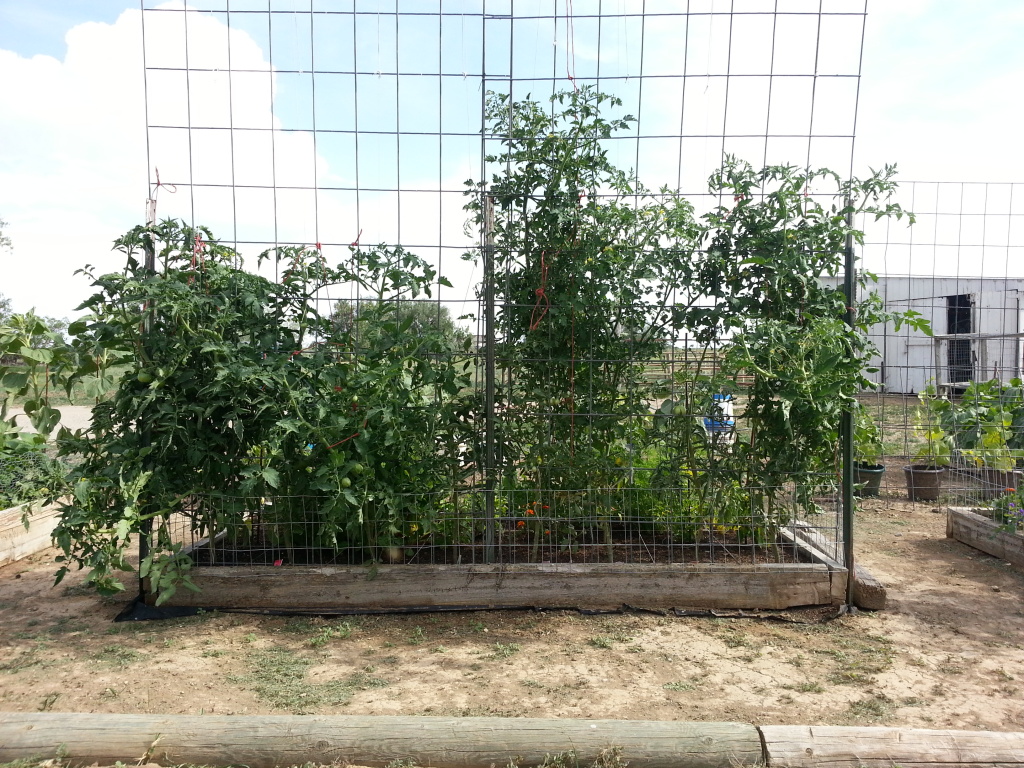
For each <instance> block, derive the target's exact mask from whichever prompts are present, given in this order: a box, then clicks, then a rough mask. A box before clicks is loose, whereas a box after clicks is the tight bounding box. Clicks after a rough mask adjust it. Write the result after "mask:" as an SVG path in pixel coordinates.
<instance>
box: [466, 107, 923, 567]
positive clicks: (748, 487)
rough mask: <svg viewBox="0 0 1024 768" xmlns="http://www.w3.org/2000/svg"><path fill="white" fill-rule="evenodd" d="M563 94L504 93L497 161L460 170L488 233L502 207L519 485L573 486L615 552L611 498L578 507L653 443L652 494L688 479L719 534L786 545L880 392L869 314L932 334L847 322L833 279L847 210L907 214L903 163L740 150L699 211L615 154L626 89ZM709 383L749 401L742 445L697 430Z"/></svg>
mask: <svg viewBox="0 0 1024 768" xmlns="http://www.w3.org/2000/svg"><path fill="white" fill-rule="evenodd" d="M551 102H552V103H551V106H550V107H544V106H543V105H541V104H540V103H538V102H535V101H532V100H530V99H529V98H527V99H525V100H522V101H513V100H512V99H511V98H510V97H508V96H506V95H502V94H492V95H491V96H490V97H489V99H488V102H487V117H488V120H489V132H490V133H491V134H492V135H494V136H496V137H500V140H501V142H502V149H501V151H500V152H495V153H493V154H491V155H490V156H488V157H487V161H488V162H489V163H491V164H493V167H495V168H496V169H497V170H496V171H495V172H494V173H493V175H492V177H491V178H490V179H489V180H488V183H486V184H483V183H473V182H472V181H470V182H467V183H468V184H469V186H470V189H469V191H468V194H471V195H473V196H474V197H473V198H472V201H471V202H470V203H469V205H468V206H467V208H468V209H469V210H470V211H471V212H473V214H474V215H475V221H476V222H477V224H478V225H480V226H483V225H484V223H485V219H486V216H485V210H484V204H483V196H484V195H487V196H490V197H491V198H492V199H493V201H494V217H493V230H492V235H493V239H494V243H495V247H494V269H495V285H494V290H495V300H496V305H497V327H496V332H497V340H498V343H497V354H496V357H497V360H498V363H499V366H500V367H501V371H502V373H503V375H504V382H505V384H504V386H503V387H502V388H501V389H500V391H499V403H500V407H501V409H502V413H503V414H504V416H503V418H502V419H501V422H502V424H501V426H502V430H503V431H502V433H501V435H500V439H501V442H502V455H503V464H502V471H503V472H504V473H505V479H504V481H503V482H504V487H507V488H512V487H531V486H532V487H535V488H536V489H537V493H538V494H540V495H543V494H548V495H552V494H554V495H555V496H558V495H559V494H561V495H562V497H563V499H564V501H566V502H570V501H571V500H572V499H574V498H575V499H576V500H577V503H576V505H575V508H576V509H578V510H579V512H580V514H582V515H584V516H589V517H590V518H591V519H592V520H594V521H596V522H597V524H598V525H599V526H600V527H601V529H602V531H603V534H602V535H603V539H604V541H605V542H606V543H610V540H611V528H610V525H609V521H610V520H611V519H613V518H614V517H616V515H613V514H612V513H611V507H612V506H613V505H612V504H610V503H605V502H600V503H596V504H595V503H592V502H590V501H580V500H583V499H591V498H592V497H593V493H592V491H593V490H594V489H606V490H609V491H612V492H616V493H618V492H621V490H622V489H624V488H626V487H628V486H631V485H632V486H637V484H638V483H637V474H636V473H635V472H634V471H632V470H630V471H628V472H627V471H625V470H624V469H623V461H624V459H625V458H627V456H628V455H629V454H640V455H648V456H649V455H655V454H656V455H657V457H658V458H657V461H655V462H654V465H653V466H651V467H648V469H649V470H650V471H649V472H647V473H646V475H645V476H644V477H643V480H642V481H641V482H640V483H639V485H641V486H644V487H646V488H648V489H654V488H659V487H660V488H662V489H672V488H675V489H678V490H681V491H683V492H684V495H685V497H686V499H688V500H686V501H680V502H678V505H679V506H680V507H684V508H686V509H687V510H689V511H688V512H687V514H690V513H691V512H693V511H694V510H696V514H698V515H702V516H703V518H704V521H705V525H706V526H710V527H725V528H728V529H729V530H733V531H738V532H739V533H740V535H741V536H742V537H746V538H748V539H750V540H755V541H767V540H771V539H772V538H773V537H774V535H775V531H776V530H777V528H778V527H779V525H780V524H782V523H784V522H785V521H786V520H787V519H788V518H789V516H790V515H791V514H792V513H794V512H797V511H802V512H805V513H814V512H815V511H817V510H818V507H817V505H816V503H815V501H814V496H815V494H816V493H818V492H820V491H821V490H822V489H826V490H827V489H834V488H835V485H836V480H837V475H838V467H839V443H838V429H839V423H840V417H841V415H842V413H843V412H844V410H845V409H847V408H850V407H852V404H853V403H854V400H853V397H854V394H855V393H856V392H857V391H859V390H860V389H861V388H862V387H864V386H867V385H868V384H869V383H868V382H867V380H866V378H865V376H864V367H865V364H866V361H867V360H868V359H869V358H870V356H871V354H872V352H873V349H872V348H871V346H870V344H869V342H868V340H867V336H866V330H867V327H868V326H869V325H871V324H874V323H876V322H880V321H883V320H892V321H894V322H896V323H897V324H899V323H900V322H911V323H914V324H915V325H917V326H918V327H922V328H924V327H926V326H925V324H924V323H922V322H921V319H920V317H919V316H916V315H914V313H903V314H901V315H895V314H886V313H883V312H882V311H881V308H880V305H879V302H878V300H877V298H875V297H872V296H870V295H868V296H866V297H865V299H864V301H863V302H861V304H860V306H859V307H858V308H857V309H858V310H859V311H858V314H857V319H856V327H855V328H851V327H850V326H849V325H848V324H847V322H846V314H847V302H846V300H845V297H844V294H843V292H842V290H841V289H837V288H836V287H835V282H833V283H831V284H830V283H829V281H828V278H830V277H832V278H834V277H836V276H837V275H840V274H841V273H842V269H843V265H844V259H845V254H846V249H847V242H848V239H850V238H852V239H853V240H854V241H855V242H860V241H861V240H862V234H861V232H860V231H859V230H857V229H856V228H855V226H854V225H853V224H852V223H851V217H854V218H855V217H857V216H862V215H874V216H876V217H881V216H895V217H897V218H900V217H902V216H903V215H904V211H902V209H901V208H900V207H899V206H898V205H895V204H893V203H892V202H891V201H890V197H891V195H892V192H893V190H894V189H895V184H894V183H893V181H892V176H893V173H894V169H893V168H890V167H886V168H884V169H883V170H882V171H880V172H877V173H874V174H872V175H871V176H870V177H869V178H867V179H863V180H858V179H853V180H849V181H844V180H842V179H840V178H839V177H838V176H837V175H836V174H835V173H833V172H831V171H828V170H824V169H823V170H802V169H799V168H796V167H791V166H771V167H767V168H764V169H760V170H756V169H754V168H753V167H752V166H750V165H749V164H747V163H744V162H742V161H739V160H736V159H733V158H729V159H728V160H727V162H726V163H725V165H724V166H723V168H722V169H721V170H720V171H718V172H716V173H715V174H714V175H713V176H712V177H711V179H710V180H709V186H710V191H711V192H712V194H713V195H715V196H716V197H717V198H718V199H719V200H721V201H722V203H721V204H720V205H718V206H717V207H714V208H713V209H712V210H711V211H710V212H708V213H707V214H705V215H703V216H700V217H697V216H695V214H694V209H693V207H692V206H691V205H690V203H689V202H687V201H686V200H685V199H683V198H682V197H681V196H680V195H679V193H678V192H677V191H673V190H670V189H668V188H662V189H660V190H658V191H656V192H655V191H651V190H649V189H647V188H645V187H644V186H643V185H642V184H641V183H640V182H639V181H638V179H637V177H636V175H635V173H632V172H626V171H623V170H621V169H618V168H615V167H614V166H613V165H612V164H611V162H610V161H609V159H608V151H607V150H608V141H609V140H611V139H612V138H613V137H614V135H615V134H616V133H618V132H621V131H624V130H627V129H629V128H630V126H631V124H632V123H633V122H634V121H633V118H632V117H630V116H628V115H627V116H623V117H619V118H609V117H605V116H604V115H603V112H605V111H607V110H608V109H614V108H615V107H618V106H620V102H619V101H618V100H617V99H615V98H614V97H611V96H607V95H605V94H601V93H599V92H597V91H596V90H595V89H593V88H592V87H583V88H580V89H579V90H576V91H573V92H566V93H558V94H555V95H554V96H553V97H552V99H551ZM812 187H813V188H815V192H816V193H815V194H814V195H811V194H810V193H809V190H810V189H811V188H812ZM823 190H828V191H827V192H823ZM864 279H865V280H867V279H869V276H865V278H864ZM684 340H685V341H684ZM677 353H678V354H679V356H680V357H682V358H683V360H684V362H682V363H681V364H679V365H678V366H677V368H676V370H674V371H673V372H672V373H671V375H670V376H668V377H667V378H662V379H661V380H657V379H655V380H652V377H651V376H650V373H649V372H650V370H651V369H657V368H664V367H665V365H666V363H665V360H666V358H673V359H674V358H675V356H676V354H677ZM706 363H707V365H706ZM708 369H710V370H711V372H710V373H708V372H707V371H708ZM741 381H742V382H743V383H742V385H741V384H740V382H741ZM716 393H717V394H720V395H730V396H734V395H739V394H742V402H743V407H742V410H741V412H740V413H738V414H737V417H738V420H739V421H740V422H741V423H742V424H743V430H742V432H741V434H740V435H739V438H740V439H739V440H738V441H737V442H736V444H735V445H734V446H732V447H730V448H729V449H728V450H722V448H723V446H718V445H715V435H714V434H712V433H710V432H708V431H707V430H705V429H704V428H703V427H702V426H701V424H700V422H701V420H702V417H703V416H705V415H708V414H709V413H711V412H712V410H711V409H713V402H714V401H713V397H714V395H715V394H716ZM666 395H667V396H668V399H664V398H665V397H666ZM659 400H660V401H661V403H660V405H659V404H658V401H659ZM651 403H654V404H655V411H654V413H653V414H652V412H651ZM652 451H653V454H652ZM630 462H631V463H633V462H632V459H630ZM794 489H795V490H794ZM584 491H585V493H583V492H584ZM605 495H608V494H607V493H606V494H605ZM612 495H614V494H612ZM619 497H620V498H624V497H623V496H622V494H621V493H619ZM631 498H633V499H637V498H638V497H637V496H636V495H635V494H634V495H633V496H631ZM689 500H692V501H693V503H691V502H690V501H689ZM624 506H625V505H624V504H622V503H619V504H618V507H619V508H620V509H621V508H623V507H624ZM563 507H564V508H565V507H568V508H573V505H572V504H571V503H564V504H563ZM638 508H639V507H638ZM619 516H620V517H621V514H620V515H619ZM720 522H721V523H723V525H720V524H719V523H720ZM609 552H611V550H609Z"/></svg>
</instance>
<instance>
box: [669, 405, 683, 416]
mask: <svg viewBox="0 0 1024 768" xmlns="http://www.w3.org/2000/svg"><path fill="white" fill-rule="evenodd" d="M672 415H673V416H685V415H686V406H685V405H677V406H676V407H675V408H673V409H672Z"/></svg>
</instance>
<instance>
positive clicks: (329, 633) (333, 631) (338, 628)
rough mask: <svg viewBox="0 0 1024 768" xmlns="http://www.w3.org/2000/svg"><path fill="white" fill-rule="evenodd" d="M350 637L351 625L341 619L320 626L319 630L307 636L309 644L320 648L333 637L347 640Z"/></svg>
mask: <svg viewBox="0 0 1024 768" xmlns="http://www.w3.org/2000/svg"><path fill="white" fill-rule="evenodd" d="M350 637H352V625H351V624H349V623H348V622H347V621H342V622H339V623H338V624H332V625H329V626H326V627H320V631H319V632H317V633H316V634H315V635H313V636H312V637H311V638H309V644H310V645H311V646H313V647H314V648H321V647H323V646H325V645H327V643H328V642H330V641H331V640H333V639H334V638H337V639H339V640H347V639H348V638H350Z"/></svg>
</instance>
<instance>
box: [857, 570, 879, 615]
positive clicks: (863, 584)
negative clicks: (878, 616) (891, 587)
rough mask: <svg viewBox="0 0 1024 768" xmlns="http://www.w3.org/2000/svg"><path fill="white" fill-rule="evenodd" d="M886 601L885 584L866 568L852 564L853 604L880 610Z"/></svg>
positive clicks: (867, 608) (869, 609)
mask: <svg viewBox="0 0 1024 768" xmlns="http://www.w3.org/2000/svg"><path fill="white" fill-rule="evenodd" d="M887 602H888V594H887V593H886V591H885V585H884V584H882V582H880V581H879V580H878V579H876V578H875V577H874V576H872V575H871V573H870V572H869V571H868V569H867V568H864V567H863V566H860V565H854V567H853V604H854V605H856V606H857V607H858V608H863V609H865V610H868V611H882V610H885V606H886V603H887Z"/></svg>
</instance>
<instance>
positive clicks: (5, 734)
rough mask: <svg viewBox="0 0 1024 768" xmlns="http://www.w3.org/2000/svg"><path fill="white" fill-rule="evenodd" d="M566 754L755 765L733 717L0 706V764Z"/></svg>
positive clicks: (755, 739) (482, 766) (457, 767)
mask: <svg viewBox="0 0 1024 768" xmlns="http://www.w3.org/2000/svg"><path fill="white" fill-rule="evenodd" d="M570 751H572V752H574V754H575V758H576V759H577V760H578V762H579V765H581V766H590V765H593V764H594V763H595V762H597V761H598V760H599V759H601V758H604V760H605V762H606V764H607V762H608V758H610V757H611V756H612V755H615V756H617V758H618V759H619V760H620V761H622V762H623V763H628V764H629V765H630V766H631V768H738V767H739V766H747V765H760V764H761V763H762V755H763V752H762V749H761V740H760V737H759V735H758V733H757V729H756V728H754V726H752V725H747V724H743V723H678V722H662V721H631V722H630V721H621V720H548V719H539V718H507V719H505V718H486V717H459V718H446V717H384V716H379V717H374V716H362V717H360V716H351V717H350V716H328V715H311V716H301V717H296V716H289V715H276V716H275V715H263V716H250V717H229V716H214V715H208V716H198V717H197V716H185V715H165V716H160V715H93V714H62V713H52V712H47V713H4V714H0V762H11V761H14V760H21V759H30V758H34V759H40V758H52V757H55V756H56V755H57V754H58V752H60V753H62V754H64V755H65V756H66V757H65V759H67V760H69V761H70V762H72V763H73V764H76V765H88V764H91V763H99V764H100V765H111V764H113V763H114V762H115V761H118V760H120V761H121V762H127V761H142V762H156V763H160V764H162V765H180V764H182V763H194V764H197V765H211V766H218V765H232V764H234V765H238V764H244V765H248V766H250V768H272V766H276V765H301V764H303V763H320V764H330V763H341V764H345V763H349V764H355V765H367V766H386V765H388V764H389V763H391V762H393V761H396V760H403V761H413V762H414V763H415V764H416V765H423V766H433V767H434V768H491V766H507V765H509V763H510V762H514V763H515V764H517V765H521V766H524V767H525V766H534V765H539V764H541V763H542V762H543V761H544V759H545V758H546V757H549V756H554V755H558V754H562V753H567V752H570Z"/></svg>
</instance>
